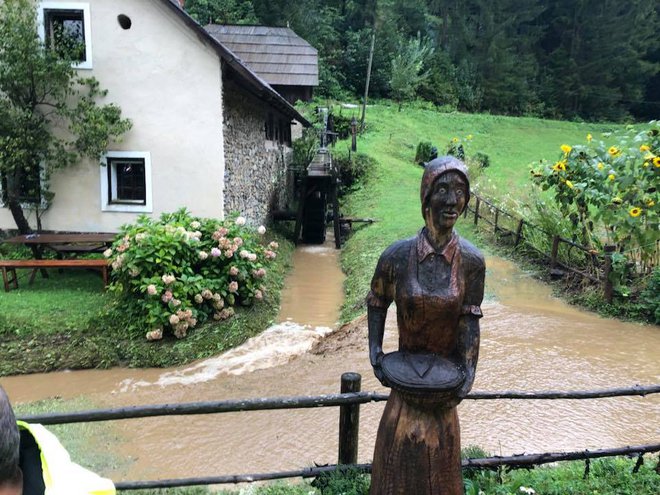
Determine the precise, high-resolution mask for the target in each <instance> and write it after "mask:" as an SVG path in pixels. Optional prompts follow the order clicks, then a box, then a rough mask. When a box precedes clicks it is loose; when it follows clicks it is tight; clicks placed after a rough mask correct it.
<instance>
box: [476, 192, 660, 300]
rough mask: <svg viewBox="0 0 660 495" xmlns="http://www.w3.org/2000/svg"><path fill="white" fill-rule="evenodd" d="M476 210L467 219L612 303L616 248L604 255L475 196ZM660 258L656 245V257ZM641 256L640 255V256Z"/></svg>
mask: <svg viewBox="0 0 660 495" xmlns="http://www.w3.org/2000/svg"><path fill="white" fill-rule="evenodd" d="M471 195H472V197H473V198H474V203H473V204H474V207H472V206H468V208H466V210H465V213H464V216H465V217H467V216H468V215H471V216H472V217H473V219H474V220H473V221H474V225H475V226H478V225H479V222H480V221H481V222H483V223H486V224H488V226H489V229H490V230H491V232H492V233H493V235H494V236H495V237H496V238H497V239H498V240H508V241H509V243H510V244H511V245H513V247H514V248H519V247H523V246H524V247H525V248H526V249H530V250H532V251H533V252H535V253H536V254H537V255H539V256H541V258H543V259H545V260H547V261H548V266H549V269H550V273H551V275H555V274H557V275H563V273H564V272H565V271H568V272H571V273H574V274H576V275H579V276H580V277H582V278H585V279H587V280H589V281H591V282H592V283H595V284H599V285H602V287H603V293H604V296H605V300H606V301H607V302H612V297H613V295H614V288H613V284H612V281H611V280H610V273H611V271H612V255H613V254H614V252H615V251H616V246H605V247H604V249H603V252H599V251H597V250H595V249H594V248H591V247H587V246H582V245H580V244H577V243H575V242H573V241H571V240H569V239H565V238H563V237H561V236H558V235H555V234H552V233H550V232H547V231H546V230H544V229H542V228H541V227H538V226H537V225H534V224H532V223H530V222H528V221H526V220H524V219H522V218H520V217H518V216H516V215H513V214H511V213H509V212H507V211H505V210H503V209H502V208H500V207H498V206H497V205H495V204H494V203H493V202H491V201H489V200H487V199H485V198H483V197H481V196H479V195H477V194H475V193H473V192H472V193H471ZM533 235H540V236H542V237H546V238H547V245H548V246H549V251H545V250H543V249H539V248H538V247H537V246H536V245H534V244H533V243H532V242H530V240H529V239H530V238H531V237H532V236H533ZM627 255H628V257H629V259H631V260H632V261H635V259H636V255H638V253H637V252H632V251H631V252H630V253H627ZM659 256H660V249H659V248H658V245H657V243H656V254H655V258H658V257H659ZM637 257H638V256H637Z"/></svg>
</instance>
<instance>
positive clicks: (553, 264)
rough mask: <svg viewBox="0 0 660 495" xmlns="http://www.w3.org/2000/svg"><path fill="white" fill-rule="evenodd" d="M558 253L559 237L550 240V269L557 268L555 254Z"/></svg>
mask: <svg viewBox="0 0 660 495" xmlns="http://www.w3.org/2000/svg"><path fill="white" fill-rule="evenodd" d="M558 253H559V236H558V235H556V236H554V237H553V238H552V252H551V253H550V268H554V267H556V266H557V254H558Z"/></svg>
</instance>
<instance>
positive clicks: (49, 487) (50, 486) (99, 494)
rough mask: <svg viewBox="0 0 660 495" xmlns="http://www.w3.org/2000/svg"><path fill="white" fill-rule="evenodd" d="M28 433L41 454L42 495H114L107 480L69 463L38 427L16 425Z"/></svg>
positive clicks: (63, 451) (52, 439)
mask: <svg viewBox="0 0 660 495" xmlns="http://www.w3.org/2000/svg"><path fill="white" fill-rule="evenodd" d="M16 423H17V424H18V427H19V428H20V429H24V430H27V431H29V432H30V434H31V435H32V436H33V437H34V439H35V441H36V442H37V445H38V446H39V451H40V452H41V468H42V472H43V477H44V485H45V486H46V493H45V495H115V494H116V491H115V485H114V484H113V483H112V481H110V480H109V479H107V478H102V477H101V476H99V475H97V474H95V473H93V472H91V471H89V470H87V469H85V468H84V467H82V466H79V465H78V464H76V463H75V462H72V461H71V458H70V457H69V453H68V452H67V451H66V449H65V448H64V447H63V446H62V444H61V443H60V441H59V440H58V439H57V437H56V436H55V435H53V434H52V433H51V432H49V431H48V430H47V429H46V428H44V427H43V426H41V425H38V424H28V423H25V422H24V421H17V422H16Z"/></svg>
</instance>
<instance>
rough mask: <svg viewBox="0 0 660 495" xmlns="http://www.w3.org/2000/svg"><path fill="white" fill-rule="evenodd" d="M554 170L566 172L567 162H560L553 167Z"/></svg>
mask: <svg viewBox="0 0 660 495" xmlns="http://www.w3.org/2000/svg"><path fill="white" fill-rule="evenodd" d="M552 170H554V171H555V172H559V171H560V170H566V162H565V161H563V160H562V161H560V162H557V163H555V164H554V165H553V166H552Z"/></svg>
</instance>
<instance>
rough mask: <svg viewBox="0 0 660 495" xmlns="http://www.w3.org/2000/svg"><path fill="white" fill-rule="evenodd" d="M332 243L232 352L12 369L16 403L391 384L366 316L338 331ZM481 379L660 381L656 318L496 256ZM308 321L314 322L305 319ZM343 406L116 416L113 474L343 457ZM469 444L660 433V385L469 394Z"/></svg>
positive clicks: (521, 447)
mask: <svg viewBox="0 0 660 495" xmlns="http://www.w3.org/2000/svg"><path fill="white" fill-rule="evenodd" d="M337 257H338V252H337V251H335V250H334V249H333V248H332V246H331V244H328V245H325V246H318V247H309V246H308V247H302V248H299V249H298V250H297V252H296V254H295V258H294V269H293V273H292V274H291V276H290V277H289V279H288V281H287V283H286V292H285V294H284V295H283V304H282V312H281V317H280V319H281V323H280V324H278V325H275V326H273V327H271V328H270V329H268V330H267V331H266V332H264V334H262V335H261V336H259V337H256V338H255V339H251V340H250V341H249V342H247V343H246V345H244V346H242V347H240V348H238V349H235V350H232V351H230V352H228V353H226V354H224V355H222V356H218V357H215V358H211V359H207V360H203V361H200V362H197V363H194V364H192V365H189V366H184V367H180V368H177V369H167V370H161V369H158V370H156V369H149V370H131V369H112V370H89V371H75V372H58V373H49V374H42V375H31V376H20V377H8V378H3V379H2V384H3V386H4V387H5V388H6V389H7V391H8V393H9V396H10V397H11V398H12V400H13V401H15V402H29V401H34V400H38V399H43V398H48V397H54V396H58V397H62V398H63V399H70V398H73V397H76V396H79V395H84V396H85V397H86V398H88V399H89V400H91V401H92V402H93V403H94V404H96V405H98V406H99V407H115V406H127V405H138V404H154V403H165V402H168V403H173V402H190V401H202V400H204V401H207V400H223V399H241V398H251V397H276V396H289V395H316V394H325V393H336V392H338V391H339V378H340V375H341V374H342V373H343V372H345V371H357V372H359V373H361V374H362V376H363V390H377V391H383V392H385V391H386V389H383V388H382V387H381V386H380V384H378V383H377V381H376V379H375V378H374V377H373V375H372V373H371V369H370V367H369V360H368V353H367V336H366V335H367V334H366V322H365V321H364V318H362V319H359V320H357V321H355V322H353V323H352V324H350V325H347V326H346V327H344V328H343V329H340V330H338V331H336V332H335V333H332V334H330V328H331V327H333V326H334V323H335V321H336V320H337V317H338V308H339V305H340V304H341V297H342V296H341V293H342V291H341V286H342V281H343V275H342V274H341V271H340V269H339V262H338V259H337ZM487 265H488V272H487V278H486V290H487V293H488V294H489V298H488V300H487V301H486V302H485V303H484V305H483V309H484V314H485V317H484V318H483V319H482V327H481V328H482V343H481V353H480V359H479V366H478V369H477V379H476V383H475V385H474V390H479V391H499V390H514V389H515V390H528V391H537V390H583V389H594V388H609V387H618V386H621V387H626V386H631V385H635V384H653V383H660V364H659V363H660V328H658V327H657V326H644V325H637V324H630V323H622V322H619V321H615V320H608V319H603V318H600V317H598V316H595V315H593V314H591V313H586V312H583V311H580V310H579V309H577V308H574V307H571V306H568V305H567V304H565V303H563V302H562V301H560V300H558V299H556V298H554V297H552V295H551V294H550V290H549V289H548V288H547V287H546V286H544V285H543V284H541V283H539V282H537V281H536V280H534V279H533V278H531V277H530V276H529V275H528V274H525V273H523V272H521V271H520V270H519V269H518V268H517V267H516V266H515V265H514V264H512V263H510V262H508V261H505V260H502V259H499V258H492V257H491V258H489V259H487ZM302 323H305V324H306V325H302ZM396 340H397V337H396V318H395V315H394V313H393V310H391V311H390V314H389V317H388V326H387V330H386V348H388V349H389V350H393V349H394V348H395V346H396ZM383 407H384V404H383V403H378V404H367V405H363V406H361V418H360V445H359V449H360V451H359V460H360V462H368V461H370V459H371V456H372V449H373V444H374V440H375V434H376V428H377V424H378V420H379V418H380V415H381V413H382V409H383ZM338 414H339V413H338V409H337V408H324V409H301V410H287V411H263V412H247V413H228V414H216V415H204V416H187V417H186V416H181V417H167V418H150V419H139V420H123V421H116V422H111V423H106V424H107V425H108V426H107V427H108V428H110V429H111V431H112V433H113V437H115V438H116V445H110V446H103V448H110V449H112V450H116V451H118V452H119V453H121V454H123V455H124V456H126V457H127V458H128V459H130V462H129V465H128V467H126V468H121V470H120V471H114V472H113V471H109V472H106V473H104V474H106V475H109V476H111V477H113V479H115V480H120V479H127V480H128V479H130V480H139V479H162V478H171V477H191V476H204V475H219V474H237V473H255V472H263V471H280V470H289V469H296V468H300V467H306V466H310V465H313V464H314V463H317V464H327V463H334V462H336V460H337V459H336V456H337V434H338ZM459 415H460V420H461V427H462V441H463V445H464V446H466V445H479V446H481V447H483V448H485V449H486V450H487V451H490V452H492V453H495V454H512V453H522V452H528V453H531V452H542V451H561V450H572V449H586V448H588V449H595V448H604V447H618V446H625V445H632V444H641V443H651V442H657V441H658V440H660V397H658V396H657V395H655V396H650V397H647V398H612V399H597V400H580V401H575V400H574V401H569V400H552V401H548V400H546V401H541V400H518V401H516V400H497V401H464V402H463V403H462V404H461V405H460V406H459Z"/></svg>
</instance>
